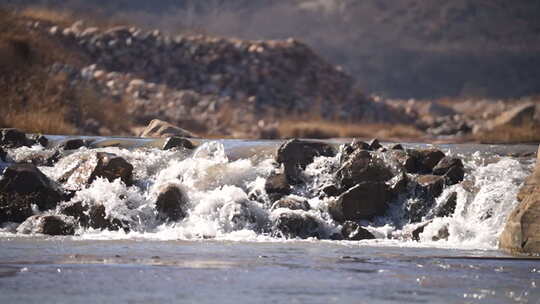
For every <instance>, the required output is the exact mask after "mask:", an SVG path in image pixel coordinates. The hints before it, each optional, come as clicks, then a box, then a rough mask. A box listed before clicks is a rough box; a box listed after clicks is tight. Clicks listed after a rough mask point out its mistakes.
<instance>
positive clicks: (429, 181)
mask: <svg viewBox="0 0 540 304" xmlns="http://www.w3.org/2000/svg"><path fill="white" fill-rule="evenodd" d="M416 182H417V183H418V185H419V187H420V188H419V190H420V192H421V196H422V197H424V198H428V199H431V198H436V197H438V196H439V195H441V193H442V192H443V189H444V185H445V179H444V177H443V176H438V175H430V174H428V175H420V176H418V177H417V178H416Z"/></svg>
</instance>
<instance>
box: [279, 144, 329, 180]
mask: <svg viewBox="0 0 540 304" xmlns="http://www.w3.org/2000/svg"><path fill="white" fill-rule="evenodd" d="M334 155H335V152H334V149H333V148H332V147H331V146H329V145H327V144H324V143H320V142H310V141H303V140H298V139H291V140H289V141H287V142H285V143H284V144H282V145H281V146H280V147H279V149H278V151H277V155H276V161H277V162H278V163H280V164H283V165H284V168H285V175H286V176H287V180H288V181H289V183H291V184H297V183H299V182H300V171H301V170H303V169H305V168H306V166H307V165H309V164H310V163H312V162H313V159H314V158H315V157H317V156H327V157H331V156H334Z"/></svg>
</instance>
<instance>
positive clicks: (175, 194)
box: [156, 184, 188, 222]
mask: <svg viewBox="0 0 540 304" xmlns="http://www.w3.org/2000/svg"><path fill="white" fill-rule="evenodd" d="M187 203H188V199H187V196H186V194H185V193H184V192H183V191H182V190H181V189H180V188H179V187H178V186H176V185H172V184H171V185H165V186H164V187H162V188H161V189H160V191H159V194H158V197H157V200H156V210H157V212H158V219H160V220H164V221H173V222H175V221H179V220H181V219H183V218H184V217H185V216H186V213H185V211H184V210H185V208H186V204H187Z"/></svg>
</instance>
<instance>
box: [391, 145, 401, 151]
mask: <svg viewBox="0 0 540 304" xmlns="http://www.w3.org/2000/svg"><path fill="white" fill-rule="evenodd" d="M390 150H400V151H403V150H405V149H404V148H403V146H402V145H401V144H395V145H393V146H391V147H390Z"/></svg>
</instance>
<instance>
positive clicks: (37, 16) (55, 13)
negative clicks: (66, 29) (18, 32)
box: [19, 6, 75, 26]
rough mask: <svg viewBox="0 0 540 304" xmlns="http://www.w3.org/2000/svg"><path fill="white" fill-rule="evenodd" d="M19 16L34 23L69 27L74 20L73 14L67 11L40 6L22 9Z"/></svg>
mask: <svg viewBox="0 0 540 304" xmlns="http://www.w3.org/2000/svg"><path fill="white" fill-rule="evenodd" d="M19 15H20V16H21V17H24V18H29V19H32V20H36V21H42V22H47V23H54V24H59V25H63V26H65V25H69V24H72V23H73V22H74V20H75V17H74V15H73V12H71V11H68V10H58V9H55V10H51V9H47V8H44V7H40V6H31V7H26V8H25V9H23V10H22V11H21V12H20V13H19Z"/></svg>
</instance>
